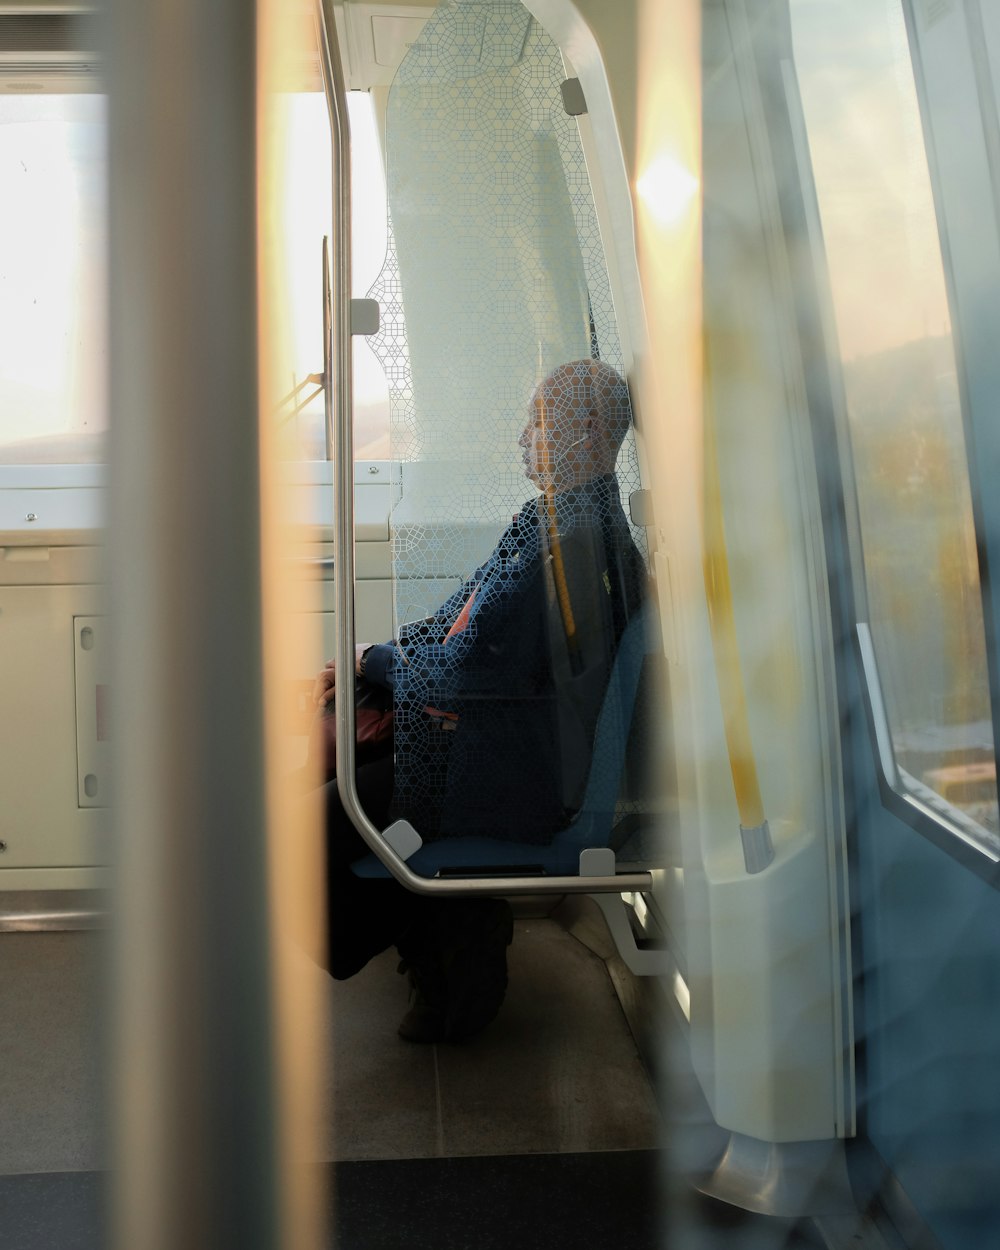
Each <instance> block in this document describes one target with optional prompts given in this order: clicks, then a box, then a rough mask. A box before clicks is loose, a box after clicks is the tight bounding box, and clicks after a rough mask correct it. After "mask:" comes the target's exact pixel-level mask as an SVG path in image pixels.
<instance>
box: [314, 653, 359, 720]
mask: <svg viewBox="0 0 1000 1250" xmlns="http://www.w3.org/2000/svg"><path fill="white" fill-rule="evenodd" d="M371 645H372V644H371V643H370V642H359V643H358V645H357V646H356V647H355V648H354V671H355V673H359V672H360V664H361V656H362V655H363V654H364V652H365V651H367V650H368V648H369V647H370V646H371ZM336 689H337V661H336V660H327V662H326V663H325V664H324V665H323V668H322V669H321V670H320V672H318V673H317V674H316V680H315V681H314V682H313V688H312V699H313V703H315V704H316V706H317V707H325V706H326V705H327V704H328V703H329V702H330V701H331V700H332V699H333V697H334V694H335V692H336Z"/></svg>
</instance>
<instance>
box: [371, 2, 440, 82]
mask: <svg viewBox="0 0 1000 1250" xmlns="http://www.w3.org/2000/svg"><path fill="white" fill-rule="evenodd" d="M426 20H427V19H426V18H423V17H388V16H386V15H385V14H383V13H373V14H372V19H371V23H372V44H373V51H374V54H375V64H376V65H382V66H386V67H389V68H392V69H395V68H396V66H397V65H398V64H399V63H400V61H401V60H402V59H403V57H404V56H406V53H407V50H408V49H409V47H410V45H411V44H412V43H413V41H414V40H415V39H416V37H417V36H418V35H419V34H420V32H421V31H422V30H423V28H424V22H425V21H426Z"/></svg>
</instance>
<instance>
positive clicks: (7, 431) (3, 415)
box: [0, 92, 388, 462]
mask: <svg viewBox="0 0 1000 1250" xmlns="http://www.w3.org/2000/svg"><path fill="white" fill-rule="evenodd" d="M348 102H349V110H350V122H351V132H352V158H353V166H354V178H353V192H354V212H353V222H352V239H353V247H352V252H353V260H352V263H353V288H354V294H355V295H364V294H365V293H366V292H367V291H368V289H369V288H370V286H371V284H372V282H373V281H374V280H375V278H376V277H377V276H378V273H379V271H380V270H381V268H382V263H383V260H384V258H385V250H386V211H385V180H384V176H383V171H382V162H381V155H380V152H379V146H378V138H377V132H376V126H375V119H374V113H373V110H372V107H371V99H370V97H369V96H368V95H367V94H366V93H361V92H352V93H350V95H349V98H348ZM287 104H288V108H287V113H286V118H287V129H286V149H287V150H286V166H285V168H286V208H285V220H286V223H287V237H286V240H285V249H284V251H285V261H286V266H287V268H286V277H287V283H288V302H287V309H288V313H287V315H288V316H289V318H290V321H291V325H290V326H289V330H290V336H289V337H290V339H291V342H292V354H293V366H292V367H293V371H294V376H295V378H297V379H299V380H301V379H302V378H303V377H304V376H305V375H306V374H308V373H314V372H319V371H320V370H321V369H322V362H323V349H322V303H321V301H322V283H321V247H322V239H323V236H324V235H329V234H330V218H331V209H330V205H331V183H330V165H329V159H330V137H329V123H328V119H327V111H326V102H325V99H324V97H323V95H322V93H320V92H310V93H303V94H301V95H295V96H291V97H288V100H287ZM105 106H106V101H105V99H104V97H103V96H99V95H87V94H74V95H66V96H60V95H37V96H5V97H3V98H0V187H2V188H3V192H2V194H0V455H2V456H3V458H5V459H9V460H10V459H12V460H25V461H29V462H30V461H33V460H52V459H56V460H59V459H66V460H70V461H77V460H100V459H103V458H104V454H105V448H104V447H103V440H102V439H101V438H100V434H101V433H102V431H103V430H104V429H105V428H106V426H107V399H106V384H105V373H106V368H107V347H106V334H107V331H106V311H105V274H104V258H105V250H106V239H105V230H106V219H107V214H106V188H105V184H106V178H107V158H106V107H105ZM354 358H355V369H354V372H355V412H356V428H357V433H356V448H357V454H358V455H359V457H375V456H386V455H388V392H387V388H386V384H385V379H384V377H383V374H382V370H381V367H380V366H379V364H378V362H377V360H376V359H375V357H374V355H373V354H372V352H371V349H370V348H369V347H368V345H367V343H365V342H364V341H358V342H356V344H355V352H354ZM289 385H291V380H290V383H289ZM322 407H323V406H322V400H321V399H320V400H319V401H317V402H316V403H314V404H312V405H311V406H310V410H309V412H308V414H306V417H305V421H304V435H305V437H304V439H303V444H304V447H303V449H304V451H306V452H307V454H310V455H317V454H318V455H322V454H323V448H322ZM95 436H96V437H95Z"/></svg>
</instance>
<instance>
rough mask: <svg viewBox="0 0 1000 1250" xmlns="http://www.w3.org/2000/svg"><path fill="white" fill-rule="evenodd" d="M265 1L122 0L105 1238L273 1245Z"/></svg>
mask: <svg viewBox="0 0 1000 1250" xmlns="http://www.w3.org/2000/svg"><path fill="white" fill-rule="evenodd" d="M255 22H256V14H255V7H254V6H253V5H250V6H248V5H247V4H246V3H244V0H212V3H210V4H206V3H204V2H203V0H169V3H166V2H160V3H157V2H156V0H112V3H111V5H110V12H109V31H110V33H109V42H110V49H109V51H110V58H109V59H110V195H109V217H110V252H109V263H110V345H111V348H110V350H111V377H110V397H111V536H110V548H111V553H110V554H111V561H110V574H111V610H112V628H113V631H114V632H113V637H114V657H113V672H114V679H113V681H114V699H115V706H114V712H115V724H114V740H115V760H114V767H115V786H114V846H115V858H116V882H117V888H116V892H115V903H116V906H115V918H114V948H113V970H112V978H111V980H112V990H113V1008H112V1020H113V1029H112V1044H111V1047H110V1051H111V1054H110V1074H109V1075H110V1080H111V1091H110V1092H111V1102H112V1126H111V1127H112V1142H113V1150H112V1154H113V1166H114V1201H113V1228H114V1244H115V1245H116V1246H119V1247H121V1248H122V1250H168V1248H169V1250H176V1248H177V1247H180V1246H183V1247H185V1248H186V1250H194V1248H195V1247H205V1248H206V1250H208V1247H211V1248H212V1250H224V1248H225V1247H233V1248H234V1250H235V1248H236V1247H239V1250H250V1248H251V1247H272V1246H277V1245H278V1244H279V1241H280V1234H279V1222H280V1220H279V1215H278V1211H279V1206H280V1203H279V1195H278V1187H279V1184H280V1182H279V1181H278V1179H277V1178H278V1175H279V1169H278V1167H277V1166H276V1158H275V1155H276V1147H275V1144H274V1143H275V1119H276V1107H275V1102H276V1098H275V1092H274V1091H275V1076H274V1061H273V1026H272V978H271V970H270V932H269V912H268V904H267V892H266V887H267V878H266V862H265V820H264V781H263V763H264V750H263V738H262V722H263V708H262V693H261V668H262V658H261V578H260V511H259V468H260V466H259V452H258V395H257V344H256V333H257V316H256V277H257V268H256V207H255V206H256V197H257V187H256V168H255V164H256V157H255V142H256V139H255V119H256V102H255V70H256V65H255V58H256V29H255Z"/></svg>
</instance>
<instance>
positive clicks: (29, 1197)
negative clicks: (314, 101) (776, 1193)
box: [0, 917, 823, 1250]
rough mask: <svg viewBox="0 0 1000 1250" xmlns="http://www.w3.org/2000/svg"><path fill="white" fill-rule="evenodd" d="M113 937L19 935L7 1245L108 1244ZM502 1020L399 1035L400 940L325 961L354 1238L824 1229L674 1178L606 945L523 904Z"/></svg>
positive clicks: (337, 1115)
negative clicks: (348, 968) (103, 1064)
mask: <svg viewBox="0 0 1000 1250" xmlns="http://www.w3.org/2000/svg"><path fill="white" fill-rule="evenodd" d="M98 950H99V935H98V934H97V933H95V932H86V931H79V932H48V933H0V1113H2V1114H0V1119H2V1125H3V1132H2V1133H0V1247H3V1250H43V1248H44V1250H98V1248H99V1247H102V1246H104V1245H105V1244H106V1235H105V1233H106V1230H105V1228H104V1218H103V1209H104V1202H103V1197H104V1191H105V1181H106V1176H107V1174H106V1172H105V1171H104V1170H103V1169H104V1165H105V1159H104V1156H103V1151H102V1145H101V1135H100V1130H99V1122H100V1114H99V1078H100V1061H99V1060H100V1057H99V1053H98V1048H97V1045H96V1043H95V1039H96V1038H97V1037H98V1036H99V1029H98V1019H97V1005H98V1003H99V1001H100V994H99V969H98V966H97V961H98ZM510 973H511V984H510V990H509V993H508V997H507V1001H506V1003H505V1005H504V1008H503V1010H502V1012H501V1015H500V1017H499V1018H498V1019H497V1021H496V1022H495V1023H494V1024H493V1025H492V1026H491V1028H490V1029H489V1030H488V1031H487V1032H486V1033H484V1034H483V1035H481V1036H480V1037H479V1038H476V1039H475V1040H473V1041H471V1042H468V1043H465V1044H463V1045H461V1046H458V1045H431V1046H414V1045H412V1044H408V1043H406V1042H403V1041H401V1040H400V1039H399V1038H398V1037H397V1035H396V1023H397V1022H398V1019H399V1017H400V1016H401V1015H402V1013H403V1011H404V1010H405V1007H406V986H405V982H404V979H403V978H402V977H400V976H398V975H397V973H396V960H395V957H394V954H393V953H392V952H387V953H386V954H385V955H383V956H381V957H380V958H379V959H377V960H375V961H373V962H372V964H370V965H369V966H368V968H366V969H365V970H364V971H363V972H362V973H361V974H360V975H359V976H357V977H355V978H354V979H352V980H351V981H348V982H344V983H339V984H338V983H334V982H333V981H331V980H330V979H329V978H328V977H327V976H326V975H325V974H323V973H321V972H320V971H319V970H316V969H312V967H311V966H310V967H309V970H308V971H307V972H305V973H304V975H307V976H309V977H314V978H315V989H316V992H317V994H319V995H320V996H321V999H322V1003H323V1011H324V1021H325V1027H326V1029H327V1030H328V1032H327V1037H326V1041H327V1045H328V1052H329V1054H330V1056H331V1063H330V1064H329V1065H328V1075H327V1080H326V1084H325V1089H324V1091H323V1097H324V1107H323V1116H322V1123H323V1140H322V1142H321V1145H320V1149H319V1151H318V1162H319V1164H320V1166H321V1167H322V1168H323V1170H324V1174H325V1176H326V1177H327V1178H328V1180H329V1185H328V1192H329V1194H330V1199H331V1204H332V1217H331V1226H332V1236H333V1239H334V1245H335V1246H336V1247H337V1250H397V1248H398V1250H403V1248H404V1247H405V1248H406V1250H411V1248H412V1250H423V1248H424V1247H427V1248H428V1250H430V1248H431V1247H433V1248H434V1250H464V1248H465V1247H469V1248H470V1250H471V1248H473V1247H475V1250H508V1248H514V1247H518V1248H520V1247H534V1246H539V1247H541V1246H544V1247H546V1248H547V1250H563V1248H564V1247H565V1248H566V1250H569V1247H573V1248H574V1250H576V1248H578V1247H604V1246H608V1247H612V1246H615V1245H619V1244H620V1245H622V1246H627V1247H629V1250H647V1248H648V1250H654V1247H655V1248H656V1250H661V1248H666V1247H670V1250H784V1248H786V1247H787V1248H788V1250H792V1248H793V1247H794V1248H798V1247H803V1248H805V1247H807V1246H820V1245H822V1244H823V1243H822V1241H819V1240H817V1239H816V1238H815V1234H811V1233H810V1230H809V1228H808V1227H807V1226H806V1227H802V1226H799V1225H793V1224H792V1223H791V1222H790V1221H777V1220H768V1219H765V1218H763V1217H757V1216H747V1215H746V1214H745V1213H743V1212H738V1211H734V1210H733V1209H731V1208H726V1207H723V1206H722V1204H717V1203H711V1202H709V1201H708V1200H705V1199H701V1198H700V1197H698V1196H697V1195H695V1194H694V1193H693V1191H689V1190H688V1189H687V1188H686V1187H683V1186H680V1185H678V1184H676V1183H674V1182H673V1181H672V1180H671V1178H670V1176H669V1175H668V1169H667V1166H666V1160H667V1159H668V1158H669V1154H670V1152H669V1151H668V1150H666V1149H665V1148H664V1146H665V1143H664V1140H663V1136H664V1134H663V1122H662V1119H661V1114H660V1111H661V1107H660V1104H659V1103H658V1100H657V1098H656V1095H655V1091H654V1089H653V1087H652V1085H651V1083H650V1080H649V1078H648V1076H647V1073H646V1070H645V1068H644V1067H643V1065H642V1063H641V1061H640V1058H639V1055H638V1052H637V1049H636V1046H635V1043H634V1041H633V1038H632V1035H631V1033H630V1031H629V1027H628V1024H627V1022H626V1019H625V1016H624V1014H623V1012H622V1010H621V1007H620V1004H619V1000H618V998H617V996H616V994H615V991H614V988H613V985H612V982H611V979H610V978H609V976H608V972H607V968H606V966H605V964H604V962H603V961H602V960H601V959H599V958H598V957H597V956H596V955H595V954H594V953H593V952H592V951H591V950H590V949H589V948H588V947H587V946H585V945H584V944H583V943H582V942H580V941H578V940H577V938H576V937H574V936H572V935H571V934H570V933H569V932H567V930H566V929H564V928H563V927H562V926H561V925H560V924H559V923H558V922H557V921H555V920H553V919H549V918H543V917H521V918H519V919H518V921H517V924H516V933H515V940H514V945H513V946H512V947H511V951H510Z"/></svg>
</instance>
